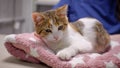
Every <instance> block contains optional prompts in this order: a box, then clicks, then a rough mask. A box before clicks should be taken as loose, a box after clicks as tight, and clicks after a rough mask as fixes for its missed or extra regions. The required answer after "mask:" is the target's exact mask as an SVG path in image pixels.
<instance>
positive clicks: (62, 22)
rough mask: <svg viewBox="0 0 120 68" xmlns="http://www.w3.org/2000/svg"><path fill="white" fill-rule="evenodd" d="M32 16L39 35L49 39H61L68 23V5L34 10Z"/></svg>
mask: <svg viewBox="0 0 120 68" xmlns="http://www.w3.org/2000/svg"><path fill="white" fill-rule="evenodd" d="M32 18H33V21H34V24H35V31H36V33H37V34H38V35H40V36H41V37H43V38H45V39H46V40H47V41H51V42H56V41H59V40H61V39H62V38H63V36H64V33H65V31H66V29H67V25H68V18H67V5H64V6H62V7H59V8H57V9H55V10H49V11H46V12H34V13H33V14H32Z"/></svg>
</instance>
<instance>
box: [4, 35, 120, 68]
mask: <svg viewBox="0 0 120 68" xmlns="http://www.w3.org/2000/svg"><path fill="white" fill-rule="evenodd" d="M4 45H5V47H6V49H7V51H8V52H9V53H10V54H11V55H13V56H15V57H16V58H19V59H21V60H24V61H27V62H32V63H40V62H43V63H45V64H47V65H48V66H50V67H52V68H120V42H118V41H117V42H116V41H113V42H112V45H111V49H110V50H109V51H108V52H106V53H104V54H98V53H90V54H78V55H76V56H75V57H73V58H72V59H71V60H69V61H63V60H60V59H59V58H58V57H57V56H56V55H55V54H53V53H52V52H51V51H50V50H49V48H47V46H46V45H45V43H44V42H43V41H42V40H41V39H40V38H37V37H36V36H35V35H34V33H23V34H11V35H7V36H6V37H5V44H4Z"/></svg>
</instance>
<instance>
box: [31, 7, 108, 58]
mask: <svg viewBox="0 0 120 68" xmlns="http://www.w3.org/2000/svg"><path fill="white" fill-rule="evenodd" d="M32 18H33V21H34V24H35V31H36V34H37V35H40V36H41V37H42V39H43V40H44V41H45V43H46V44H47V45H48V47H49V48H50V49H51V50H52V51H53V52H54V53H55V54H56V55H57V56H58V57H59V58H61V59H63V60H68V59H70V58H71V57H72V56H75V55H76V54H77V53H90V52H101V51H103V50H105V48H106V47H107V46H108V45H109V35H108V34H107V32H106V31H105V30H104V28H103V27H102V25H101V24H100V23H99V21H97V20H96V19H90V18H84V19H80V20H78V21H77V22H75V23H74V24H71V23H69V21H68V18H67V5H65V6H62V7H60V8H58V9H55V10H49V11H46V12H34V13H33V14H32ZM89 20H90V21H89ZM76 27H77V28H76Z"/></svg>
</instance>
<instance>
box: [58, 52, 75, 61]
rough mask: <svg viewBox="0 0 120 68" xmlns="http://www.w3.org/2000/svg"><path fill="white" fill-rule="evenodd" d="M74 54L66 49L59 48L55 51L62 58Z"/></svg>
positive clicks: (68, 58)
mask: <svg viewBox="0 0 120 68" xmlns="http://www.w3.org/2000/svg"><path fill="white" fill-rule="evenodd" d="M74 55H75V54H73V53H71V52H69V51H68V50H61V51H59V52H58V53H57V56H58V57H59V58H60V59H62V60H70V58H71V57H72V56H74Z"/></svg>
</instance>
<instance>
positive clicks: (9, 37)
mask: <svg viewBox="0 0 120 68" xmlns="http://www.w3.org/2000/svg"><path fill="white" fill-rule="evenodd" d="M15 36H16V35H15V34H11V35H7V36H5V38H4V41H5V42H12V43H15V42H16V39H15Z"/></svg>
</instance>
